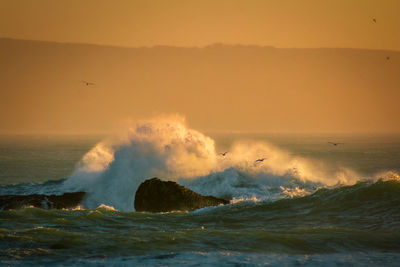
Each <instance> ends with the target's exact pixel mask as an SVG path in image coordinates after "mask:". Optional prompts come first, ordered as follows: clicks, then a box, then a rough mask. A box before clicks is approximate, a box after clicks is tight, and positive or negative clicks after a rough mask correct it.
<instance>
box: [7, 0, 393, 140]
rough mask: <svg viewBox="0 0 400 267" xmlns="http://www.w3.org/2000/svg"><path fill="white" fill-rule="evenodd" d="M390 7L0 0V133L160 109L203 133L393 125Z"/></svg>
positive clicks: (372, 2) (108, 128)
mask: <svg viewBox="0 0 400 267" xmlns="http://www.w3.org/2000/svg"><path fill="white" fill-rule="evenodd" d="M399 11H400V0H291V1H289V0H264V1H261V0H199V1H191V0H182V1H177V0H157V1H150V0H143V1H137V0H119V1H116V0H112V1H111V0H0V81H1V82H0V134H4V133H5V134H13V133H18V134H20V133H22V134H24V133H71V134H73V133H104V132H113V131H114V132H115V130H116V128H118V127H119V126H120V125H121V124H123V122H125V121H129V120H136V119H141V118H144V117H145V118H146V117H151V116H153V115H157V114H160V113H161V114H162V113H179V114H183V115H184V116H186V117H187V120H188V122H189V124H190V125H191V126H193V127H194V128H197V129H199V130H203V131H210V132H212V131H243V132H351V133H353V132H364V133H365V132H368V133H371V132H385V133H393V132H397V133H398V132H400V116H399V115H398V114H399V105H398V102H399V99H400V90H399V88H400V73H399V70H400V15H399V14H400V12H399ZM373 18H375V19H376V21H377V22H376V23H375V22H374V21H373ZM2 37H3V39H1V38H2ZM4 38H14V39H25V40H46V41H50V42H31V41H22V40H20V41H18V40H10V39H4ZM54 42H59V43H54ZM65 42H67V43H80V44H65ZM81 43H90V44H98V45H112V46H115V47H105V46H97V45H82V44H81ZM215 43H223V44H232V45H236V44H241V45H242V46H229V45H212V46H209V45H210V44H215ZM247 44H250V45H251V46H243V45H247ZM155 45H169V46H179V47H181V48H172V47H163V46H155ZM256 45H258V46H273V47H277V48H276V49H275V48H271V47H258V46H256ZM119 46H123V47H136V48H129V49H128V48H120V47H119ZM142 46H145V47H152V48H146V49H145V48H137V47H142ZM153 46H155V47H153ZM182 47H192V48H182ZM193 47H203V48H202V49H197V48H193ZM293 47H294V48H296V49H289V48H293ZM320 47H325V48H326V47H330V48H332V49H316V48H320ZM278 48H279V49H278ZM298 48H307V49H298ZM309 48H310V49H309ZM337 48H355V49H337ZM389 50H390V51H389ZM82 80H89V81H93V82H95V83H96V85H95V86H91V87H87V86H85V85H84V84H82V83H81V81H82Z"/></svg>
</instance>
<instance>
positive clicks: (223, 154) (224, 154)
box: [220, 151, 228, 157]
mask: <svg viewBox="0 0 400 267" xmlns="http://www.w3.org/2000/svg"><path fill="white" fill-rule="evenodd" d="M227 153H228V151H226V152H224V153H220V155H221V156H223V157H225V156H226V154H227Z"/></svg>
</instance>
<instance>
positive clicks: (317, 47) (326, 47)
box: [0, 36, 400, 52]
mask: <svg viewBox="0 0 400 267" xmlns="http://www.w3.org/2000/svg"><path fill="white" fill-rule="evenodd" d="M0 40H12V41H26V42H37V43H53V44H59V45H86V46H99V47H108V48H122V49H152V48H178V49H206V48H212V47H218V46H226V47H254V48H270V49H299V50H300V49H348V50H367V51H390V52H400V50H394V49H385V48H381V49H378V48H362V47H359V48H355V47H339V46H338V47H334V46H316V47H277V46H273V45H260V44H240V43H236V44H232V43H222V42H215V43H210V44H207V45H204V46H176V45H168V44H157V45H149V46H128V45H127V46H125V45H115V44H99V43H84V42H69V41H54V40H35V39H22V38H14V37H5V36H0Z"/></svg>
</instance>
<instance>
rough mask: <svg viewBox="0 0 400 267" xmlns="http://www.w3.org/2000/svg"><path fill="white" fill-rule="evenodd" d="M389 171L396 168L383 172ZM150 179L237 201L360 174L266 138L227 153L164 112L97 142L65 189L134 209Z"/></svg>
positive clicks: (286, 194) (93, 202)
mask: <svg viewBox="0 0 400 267" xmlns="http://www.w3.org/2000/svg"><path fill="white" fill-rule="evenodd" d="M257 159H262V160H259V161H257ZM385 175H386V176H388V177H393V176H396V175H397V174H396V173H391V174H390V173H386V174H380V177H381V176H382V177H383V176H385ZM397 176H398V175H397ZM152 177H159V178H161V179H165V180H174V181H177V182H179V183H181V184H183V185H185V186H187V187H189V188H190V189H192V190H194V191H196V192H198V193H200V194H207V195H214V196H217V197H224V198H227V199H230V200H231V201H232V202H237V201H239V200H249V199H257V201H258V200H263V201H269V200H277V199H281V198H292V197H297V196H305V195H308V194H310V193H313V192H315V191H316V190H317V189H318V188H320V187H331V186H336V185H351V184H355V183H356V182H357V181H359V180H360V179H361V178H360V176H359V175H358V174H357V173H356V172H354V171H352V170H350V169H346V168H343V169H340V170H338V171H337V172H334V173H331V172H327V171H326V168H324V163H323V162H319V161H310V160H307V159H304V158H301V157H296V156H292V155H290V154H289V153H287V152H285V151H283V150H281V149H279V148H277V147H274V146H273V145H271V144H268V143H266V142H241V141H237V142H235V143H234V144H233V145H232V146H231V148H230V149H229V150H228V153H226V155H222V154H220V153H218V152H217V151H216V145H215V141H214V140H213V139H212V138H210V137H208V136H206V135H204V134H203V133H201V132H199V131H196V130H193V129H190V128H189V127H188V126H187V125H186V122H185V119H184V118H183V117H180V116H165V117H157V118H153V119H149V120H143V121H139V122H137V123H136V124H135V125H133V126H132V127H131V128H129V129H128V131H127V132H126V133H125V134H124V135H121V136H119V137H118V138H114V139H108V140H104V141H102V142H100V143H99V144H97V145H96V146H95V147H94V148H93V149H92V150H91V151H89V152H88V153H87V154H86V155H85V156H84V157H83V159H82V160H81V162H80V163H79V164H78V166H77V168H76V171H75V172H74V174H73V175H72V176H71V177H69V178H68V179H66V180H65V181H64V182H63V184H62V191H64V192H67V191H69V192H70V191H84V192H86V193H87V196H86V199H85V203H84V205H85V207H87V208H96V207H98V206H99V205H102V204H104V205H107V206H110V207H114V208H116V209H118V210H121V211H133V210H134V208H133V206H134V195H135V192H136V189H137V188H138V186H139V185H140V183H141V182H143V181H144V180H146V179H149V178H152Z"/></svg>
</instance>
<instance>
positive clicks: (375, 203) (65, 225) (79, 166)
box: [0, 119, 400, 266]
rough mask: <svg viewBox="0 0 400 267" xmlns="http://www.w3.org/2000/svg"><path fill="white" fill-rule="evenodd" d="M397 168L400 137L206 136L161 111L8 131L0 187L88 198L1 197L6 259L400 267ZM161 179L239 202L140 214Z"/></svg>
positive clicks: (0, 231)
mask: <svg viewBox="0 0 400 267" xmlns="http://www.w3.org/2000/svg"><path fill="white" fill-rule="evenodd" d="M329 142H332V143H339V144H337V145H334V144H332V143H329ZM223 152H227V153H226V154H225V156H223V155H222V153H223ZM257 159H263V160H262V161H257ZM399 173H400V136H399V135H368V134H354V135H350V134H318V135H317V134H244V133H224V134H222V133H218V134H212V133H210V134H204V133H201V132H199V131H195V130H192V129H190V128H189V127H187V126H186V124H185V123H184V122H182V121H180V120H175V119H173V120H172V119H158V120H150V121H143V122H140V123H138V124H136V125H134V126H132V127H131V128H130V129H128V130H127V131H126V133H123V134H121V135H118V136H113V137H105V136H1V137H0V197H3V198H4V197H6V196H10V195H19V196H27V195H32V194H43V195H48V196H50V195H62V194H63V193H66V192H86V195H85V197H84V200H83V201H82V203H81V204H80V205H78V206H76V207H72V208H67V209H53V208H51V207H49V206H46V205H44V206H43V207H41V208H38V207H33V206H29V205H26V206H23V207H19V208H15V209H5V208H4V207H2V210H1V211H0V263H1V265H28V264H29V265H57V266H59V265H67V266H68V265H89V266H91V265H96V266H97V265H107V266H108V265H117V266H160V265H162V266H181V265H184V266H199V265H200V266H204V265H205V266H208V265H211V266H242V265H243V266H264V265H272V266H292V265H310V266H337V265H345V266H348V265H350V266H369V265H371V266H375V265H376V266H399V265H400V176H399ZM152 177H159V178H161V179H164V180H173V181H176V182H178V183H179V184H181V185H184V186H187V187H188V188H190V189H192V190H194V191H195V192H198V193H200V194H204V195H213V196H217V197H221V198H225V199H227V200H229V201H230V204H228V205H224V206H216V207H208V208H203V209H199V210H195V211H191V212H180V211H176V212H168V213H147V212H135V211H134V208H133V202H134V195H135V192H136V189H137V187H138V186H139V184H140V183H141V182H143V181H144V180H146V179H149V178H152Z"/></svg>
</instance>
